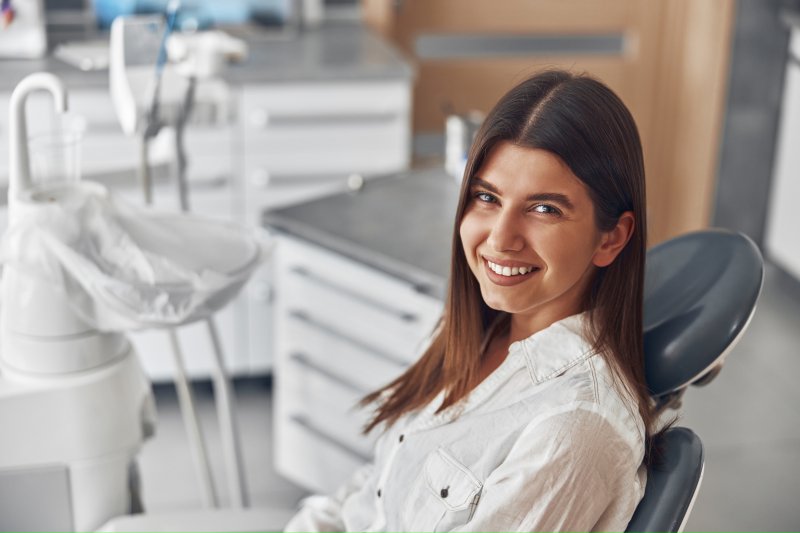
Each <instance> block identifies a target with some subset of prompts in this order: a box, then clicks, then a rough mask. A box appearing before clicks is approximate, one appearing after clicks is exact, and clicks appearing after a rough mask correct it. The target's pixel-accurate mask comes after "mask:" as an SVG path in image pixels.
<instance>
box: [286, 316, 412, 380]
mask: <svg viewBox="0 0 800 533" xmlns="http://www.w3.org/2000/svg"><path fill="white" fill-rule="evenodd" d="M289 316H291V317H292V318H294V319H295V320H298V321H300V322H303V323H304V324H305V325H306V326H308V327H311V328H314V329H316V330H318V331H321V332H323V333H326V334H327V335H329V336H331V337H335V338H338V339H340V340H343V341H345V342H346V343H348V344H350V345H351V346H354V347H355V348H358V349H359V350H363V351H366V352H369V353H371V354H372V355H375V356H376V357H379V358H380V359H383V360H385V361H388V362H390V363H392V364H394V365H397V366H400V367H402V368H406V367H407V366H408V363H407V362H406V361H403V360H402V359H400V358H399V357H396V356H394V355H391V354H388V353H386V352H385V351H383V350H379V349H377V348H375V347H373V346H370V345H369V344H367V343H366V342H362V341H360V340H358V339H354V338H353V337H351V336H350V335H347V334H345V333H342V332H341V331H339V330H337V329H334V328H332V327H331V326H328V325H326V324H323V323H322V322H319V321H318V320H314V319H313V318H311V317H310V316H308V314H307V313H305V312H303V311H299V310H296V309H295V310H291V311H289Z"/></svg>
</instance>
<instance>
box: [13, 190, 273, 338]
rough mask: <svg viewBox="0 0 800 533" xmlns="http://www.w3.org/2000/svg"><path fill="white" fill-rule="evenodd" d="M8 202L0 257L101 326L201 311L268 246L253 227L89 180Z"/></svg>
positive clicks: (231, 290)
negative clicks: (114, 191)
mask: <svg viewBox="0 0 800 533" xmlns="http://www.w3.org/2000/svg"><path fill="white" fill-rule="evenodd" d="M12 208H13V209H14V212H13V213H14V215H13V220H12V222H11V225H10V227H9V228H8V231H7V232H6V234H5V236H4V237H3V241H2V245H0V260H2V261H3V263H4V264H7V265H9V266H11V267H14V268H16V269H18V271H19V272H22V273H25V274H28V275H30V276H33V277H35V278H36V279H37V281H44V282H47V283H50V284H51V285H52V286H53V288H54V289H58V290H60V291H63V292H64V293H65V294H66V296H67V297H68V299H69V300H70V305H71V306H72V308H73V309H74V311H75V312H76V313H77V314H78V316H79V317H80V318H81V319H83V320H84V321H86V322H87V323H88V324H90V325H92V326H94V327H95V328H97V329H98V330H101V331H123V330H136V329H143V328H153V327H162V326H164V327H165V326H175V325H179V324H186V323H188V322H193V321H195V320H199V319H201V318H205V317H208V316H210V315H211V314H212V313H214V312H215V311H217V310H218V309H220V308H222V307H223V306H224V305H225V304H227V303H228V302H229V301H230V300H232V299H233V298H234V297H235V296H236V295H237V293H238V292H239V290H240V289H241V288H242V286H243V285H244V283H245V282H246V281H247V280H248V279H249V277H250V276H251V275H252V273H253V272H254V271H255V269H256V268H257V267H258V266H259V265H260V263H261V262H262V261H263V260H265V259H266V258H267V257H268V255H269V252H270V248H271V242H270V240H269V237H268V235H267V233H266V232H265V231H264V230H261V229H260V228H253V229H246V228H244V227H241V226H238V225H236V224H234V223H230V222H224V221H220V220H214V219H209V218H205V217H200V216H196V215H188V214H176V213H164V212H158V211H154V210H151V209H144V208H139V207H135V206H133V205H131V204H128V203H126V202H123V201H121V200H120V199H119V198H118V197H115V196H113V195H111V194H110V193H109V192H108V190H107V189H106V188H105V187H103V186H101V185H99V184H96V183H91V182H80V183H78V184H73V185H68V186H61V187H60V188H49V189H40V190H38V191H32V192H31V191H29V192H28V195H27V198H26V199H25V200H24V201H21V202H20V203H19V204H15V205H14V206H12ZM17 208H19V209H17Z"/></svg>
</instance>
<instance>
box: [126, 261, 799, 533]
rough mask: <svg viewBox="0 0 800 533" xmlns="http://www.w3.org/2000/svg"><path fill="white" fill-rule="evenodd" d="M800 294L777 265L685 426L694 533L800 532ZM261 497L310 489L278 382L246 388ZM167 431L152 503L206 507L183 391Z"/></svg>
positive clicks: (693, 395)
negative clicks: (288, 447)
mask: <svg viewBox="0 0 800 533" xmlns="http://www.w3.org/2000/svg"><path fill="white" fill-rule="evenodd" d="M798 346H800V291H798V290H797V285H795V284H791V283H787V281H786V280H785V279H784V277H783V275H782V274H781V273H780V272H778V271H777V270H776V269H774V268H768V270H767V276H766V280H765V285H764V292H763V294H762V298H761V301H760V304H759V308H758V311H757V313H756V315H755V317H754V319H753V322H752V324H751V326H750V329H749V331H748V332H747V334H746V335H745V336H744V337H743V338H742V340H741V342H740V343H739V345H738V346H737V348H736V349H735V351H734V352H733V353H732V354H731V355H730V357H729V359H728V362H727V364H726V367H725V369H724V370H723V372H722V373H721V374H720V376H719V377H718V378H717V379H716V380H715V381H714V382H713V383H711V384H710V385H708V386H707V387H705V388H700V389H694V390H692V391H690V392H689V393H688V394H687V396H686V398H685V401H684V409H683V414H682V415H681V418H680V420H679V425H685V426H688V427H691V428H692V429H694V430H695V431H696V432H697V433H698V434H699V435H700V437H701V438H702V439H703V442H704V443H705V450H706V470H705V476H704V479H703V485H702V487H701V490H700V494H699V496H698V498H697V501H696V503H695V507H694V511H693V513H692V515H691V517H690V519H689V522H688V524H687V527H686V530H687V531H741V530H748V531H788V530H798V529H800V504H799V503H798V502H800V499H798V494H800V387H798V386H797V383H798V376H800V357H798V356H797V347H798ZM197 392H198V394H197V399H198V403H199V404H200V407H201V414H202V417H203V422H204V428H205V429H206V430H207V433H208V434H209V435H208V436H209V449H210V455H211V457H212V458H214V460H215V477H216V479H217V480H218V483H219V484H220V485H221V489H222V490H221V492H222V493H223V494H222V496H223V500H224V499H225V498H224V488H225V485H224V477H223V472H222V466H221V460H220V459H219V458H220V451H219V442H218V439H217V438H215V437H216V427H215V420H214V416H213V412H212V410H213V401H212V400H211V396H210V393H209V390H208V387H205V386H199V387H197ZM237 393H238V398H239V407H240V422H241V430H242V437H243V445H244V455H245V460H246V463H247V476H248V483H249V487H250V493H251V495H252V501H253V503H254V504H256V505H258V504H261V505H269V506H272V507H278V508H284V509H287V510H289V509H292V508H293V507H294V506H295V505H296V504H297V502H298V501H299V499H300V498H302V497H303V496H304V494H305V493H304V491H303V490H301V489H299V488H298V487H295V486H293V485H292V484H290V483H288V482H287V481H285V480H283V479H282V478H281V477H280V476H279V475H277V473H276V472H275V471H274V469H273V467H272V461H271V453H272V446H271V443H270V425H271V417H270V406H271V403H270V387H269V384H268V383H267V382H265V381H246V382H242V383H238V384H237ZM157 403H158V409H159V429H158V435H157V436H156V438H155V439H153V440H152V441H150V442H148V443H147V444H146V445H145V447H144V450H143V452H142V455H141V465H140V466H141V469H142V483H143V491H144V501H145V506H146V507H147V508H148V509H149V510H151V511H171V510H183V509H191V508H194V507H198V506H200V505H201V495H200V491H199V490H198V483H197V481H196V476H195V474H194V470H193V467H192V462H191V456H190V454H189V451H188V447H187V444H186V437H185V433H184V430H183V426H182V422H181V419H180V415H179V413H178V408H177V403H176V401H175V395H174V392H173V391H172V390H171V389H170V388H169V387H160V388H159V389H158V394H157Z"/></svg>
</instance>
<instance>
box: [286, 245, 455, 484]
mask: <svg viewBox="0 0 800 533" xmlns="http://www.w3.org/2000/svg"><path fill="white" fill-rule="evenodd" d="M274 269H275V271H274V274H275V275H274V281H275V302H276V305H275V313H276V320H275V323H276V337H275V357H276V361H275V376H276V379H275V419H274V420H275V422H274V430H275V439H276V440H275V465H276V468H277V469H278V471H279V472H280V473H281V474H283V475H284V476H286V477H287V478H288V479H290V480H292V481H294V482H295V483H297V484H299V485H301V486H303V487H306V488H308V489H310V490H315V491H326V492H327V491H331V490H333V489H335V488H336V487H337V486H338V485H339V484H340V483H341V482H343V481H344V480H345V479H346V478H347V477H348V476H349V474H351V473H352V472H353V470H354V469H355V468H356V467H357V466H358V465H359V464H361V463H363V462H364V461H367V460H369V459H370V457H371V454H372V444H373V442H372V436H371V437H369V438H368V437H365V436H363V435H362V434H361V428H362V426H363V425H364V423H365V422H366V420H367V416H368V413H367V412H366V411H364V410H358V409H354V407H355V405H356V403H357V402H358V401H359V400H360V399H361V398H362V397H363V396H365V395H366V394H367V393H369V392H372V391H373V390H375V389H377V388H379V387H381V386H382V385H385V384H387V383H388V382H389V381H391V380H392V379H393V378H395V377H397V376H398V375H399V374H400V373H401V372H402V371H403V369H405V368H406V367H407V366H408V365H409V364H411V363H412V362H413V361H414V360H415V359H416V357H417V356H418V355H419V354H420V352H421V350H422V349H423V348H424V346H425V343H426V342H427V340H428V338H429V337H430V334H431V332H432V331H433V328H434V327H435V325H436V322H437V321H438V318H439V316H440V314H441V310H442V303H441V302H440V301H439V300H436V299H434V298H431V297H430V296H427V295H424V294H421V293H419V292H418V291H417V290H415V288H414V286H413V285H412V284H410V283H407V282H405V281H403V280H400V279H397V278H395V277H392V276H389V275H387V274H384V273H382V272H380V271H377V270H375V269H372V268H370V267H367V266H365V265H363V264H361V263H358V262H355V261H352V260H350V259H348V258H345V257H343V256H341V255H338V254H336V253H334V252H331V251H328V250H326V249H324V248H321V247H319V246H316V245H312V244H310V243H308V242H305V241H301V240H299V239H296V238H293V237H288V236H284V235H282V236H280V238H279V240H278V245H277V249H276V255H275V263H274Z"/></svg>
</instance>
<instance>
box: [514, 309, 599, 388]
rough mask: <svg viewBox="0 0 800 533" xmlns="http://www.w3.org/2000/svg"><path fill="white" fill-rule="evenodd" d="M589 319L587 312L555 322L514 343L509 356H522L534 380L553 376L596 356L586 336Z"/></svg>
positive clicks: (542, 379) (536, 381) (547, 378)
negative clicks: (518, 354) (587, 318)
mask: <svg viewBox="0 0 800 533" xmlns="http://www.w3.org/2000/svg"><path fill="white" fill-rule="evenodd" d="M586 322H587V320H586V314H585V313H581V314H578V315H572V316H569V317H567V318H564V319H562V320H559V321H558V322H554V323H553V324H551V325H550V326H549V327H547V328H545V329H543V330H541V331H538V332H536V333H534V334H533V335H531V336H530V337H528V338H527V339H523V340H521V341H517V342H514V343H512V344H511V346H510V347H509V350H508V351H509V357H512V356H516V355H517V353H520V354H521V355H522V357H523V358H524V360H525V364H526V366H527V367H528V372H529V374H530V376H531V380H533V382H534V383H542V382H543V381H547V380H549V379H552V378H554V377H556V376H558V375H560V374H563V373H564V372H565V371H566V370H567V369H569V368H570V367H573V366H575V365H577V364H578V363H580V362H582V361H585V360H586V359H588V358H589V357H591V356H592V355H594V351H593V350H592V346H591V344H590V343H589V342H588V341H587V340H586V337H585V331H586V326H587V323H586Z"/></svg>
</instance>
